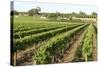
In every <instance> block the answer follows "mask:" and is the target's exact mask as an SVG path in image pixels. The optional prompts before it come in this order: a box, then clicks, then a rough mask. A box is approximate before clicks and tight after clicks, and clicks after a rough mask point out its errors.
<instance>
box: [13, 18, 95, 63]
mask: <svg viewBox="0 0 100 67" xmlns="http://www.w3.org/2000/svg"><path fill="white" fill-rule="evenodd" d="M13 19H14V22H13V29H12V30H13V32H12V33H13V59H14V64H15V63H16V65H25V64H26V65H28V64H52V63H66V62H75V61H77V62H80V61H93V60H95V56H94V55H95V49H94V48H96V46H94V45H96V36H97V35H96V34H97V29H96V26H95V25H94V24H93V23H84V22H81V21H67V20H54V19H49V18H47V19H42V18H40V16H17V17H16V16H14V18H13Z"/></svg>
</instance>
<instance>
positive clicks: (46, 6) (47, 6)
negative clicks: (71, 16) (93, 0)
mask: <svg viewBox="0 0 100 67" xmlns="http://www.w3.org/2000/svg"><path fill="white" fill-rule="evenodd" d="M36 7H40V8H41V12H56V11H57V12H60V13H71V12H76V13H79V12H80V11H83V12H85V13H87V14H91V13H92V12H97V7H96V6H93V5H91V6H90V5H75V4H58V3H46V2H35V1H14V10H17V11H25V12H27V11H28V10H30V9H32V8H36Z"/></svg>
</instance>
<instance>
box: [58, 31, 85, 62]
mask: <svg viewBox="0 0 100 67" xmlns="http://www.w3.org/2000/svg"><path fill="white" fill-rule="evenodd" d="M84 34H85V31H84V32H82V33H81V34H80V35H78V36H77V38H76V39H75V41H74V42H73V44H72V46H71V47H70V48H69V49H68V50H66V52H65V54H64V56H63V58H62V61H61V62H60V63H68V62H71V61H72V60H73V59H74V58H75V54H76V51H77V48H78V46H79V45H80V42H81V41H82V39H83V37H84Z"/></svg>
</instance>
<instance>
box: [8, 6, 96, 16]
mask: <svg viewBox="0 0 100 67" xmlns="http://www.w3.org/2000/svg"><path fill="white" fill-rule="evenodd" d="M10 14H11V16H12V15H19V14H21V15H25V14H27V15H28V16H35V15H38V16H44V17H47V18H57V17H66V18H70V17H78V18H96V17H97V13H96V12H92V13H91V14H90V15H88V14H86V13H85V12H82V11H80V12H79V13H75V12H72V13H60V12H55V13H46V12H41V8H40V7H36V8H32V9H30V10H28V11H27V12H18V11H16V10H13V11H11V13H10Z"/></svg>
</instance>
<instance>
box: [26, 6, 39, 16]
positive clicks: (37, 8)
mask: <svg viewBox="0 0 100 67" xmlns="http://www.w3.org/2000/svg"><path fill="white" fill-rule="evenodd" d="M40 11H41V8H40V7H36V8H33V9H31V10H29V11H28V14H29V16H33V15H36V14H37V15H39V14H40Z"/></svg>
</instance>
